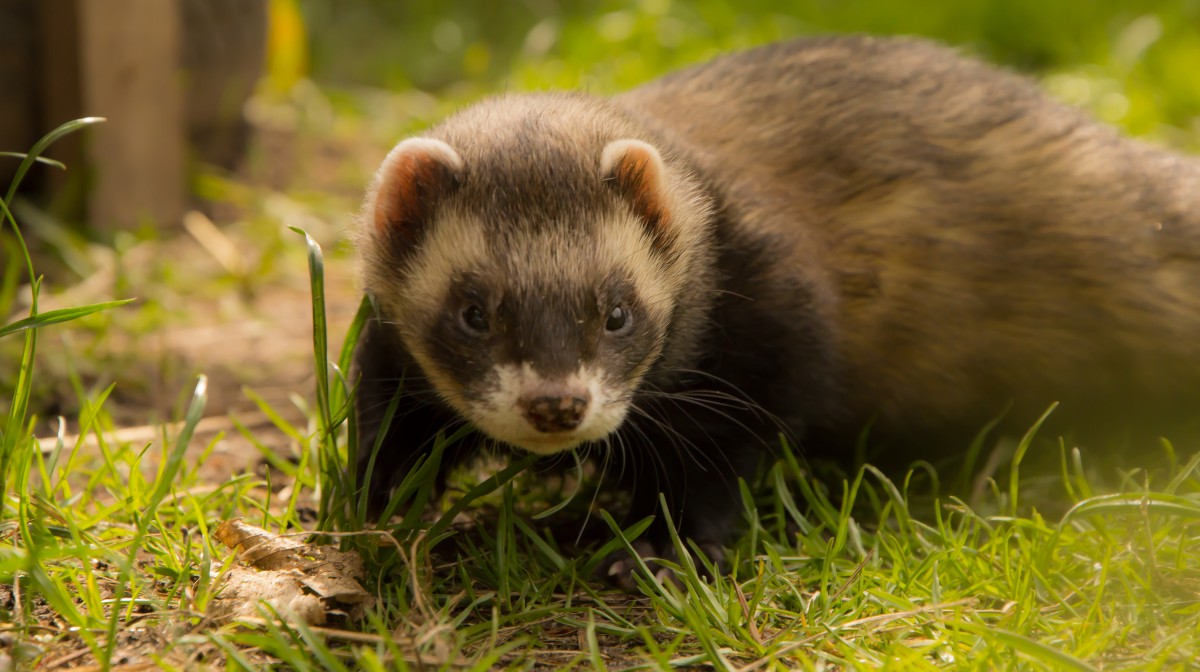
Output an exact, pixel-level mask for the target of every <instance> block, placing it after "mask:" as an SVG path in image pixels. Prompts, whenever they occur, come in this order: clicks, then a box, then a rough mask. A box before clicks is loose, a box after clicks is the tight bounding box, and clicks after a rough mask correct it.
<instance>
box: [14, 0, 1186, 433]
mask: <svg viewBox="0 0 1200 672" xmlns="http://www.w3.org/2000/svg"><path fill="white" fill-rule="evenodd" d="M831 32H856V33H858V32H867V33H876V34H904V35H918V36H925V37H928V38H931V39H936V40H940V41H943V42H946V43H949V44H952V45H954V46H956V47H958V48H959V49H961V50H962V51H963V52H965V53H967V54H971V55H974V56H976V57H978V58H981V59H984V60H987V61H990V62H993V63H997V64H1000V65H1002V66H1005V67H1009V68H1012V69H1015V70H1018V71H1021V72H1024V73H1027V74H1029V75H1030V76H1032V77H1035V78H1037V79H1039V80H1040V81H1041V83H1042V84H1043V86H1044V88H1045V89H1046V90H1047V91H1049V92H1050V93H1051V94H1052V95H1054V96H1057V97H1059V98H1060V99H1062V100H1065V101H1067V102H1069V103H1071V104H1074V105H1079V106H1082V107H1085V108H1087V109H1089V110H1090V111H1091V112H1092V113H1093V114H1095V115H1096V116H1097V117H1099V118H1100V119H1102V120H1104V121H1106V122H1109V123H1112V124H1115V125H1117V126H1119V127H1121V128H1123V129H1125V130H1126V131H1127V132H1129V133H1132V134H1135V135H1139V136H1144V137H1146V138H1148V139H1149V140H1151V141H1153V142H1159V143H1165V144H1169V145H1173V146H1176V147H1179V148H1182V149H1184V150H1190V151H1197V150H1200V76H1197V73H1198V72H1200V0H1062V1H1057V2H1055V1H1049V2H1048V1H1046V0H971V1H970V2H961V1H957V0H953V1H944V2H932V1H930V2H921V3H915V2H913V3H903V2H896V1H895V0H790V1H780V0H774V1H772V0H740V1H739V2H738V3H730V2H727V1H725V0H695V1H691V2H683V1H681V0H642V1H640V2H614V1H609V0H587V1H578V2H561V1H555V0H518V1H511V2H495V1H494V0H471V1H465V2H439V3H432V2H403V1H395V0H356V1H355V2H348V1H346V0H103V1H101V0H0V91H2V92H3V103H0V150H7V151H12V152H20V151H24V150H26V149H28V148H29V147H30V146H31V145H32V144H33V143H34V142H35V141H36V140H37V138H38V137H40V136H41V135H42V134H44V133H45V132H47V131H49V130H50V129H52V128H54V127H55V126H56V125H58V124H60V123H62V122H64V121H67V120H69V119H73V118H77V117H82V116H86V115H100V116H105V117H107V118H108V121H107V122H106V123H104V124H100V125H97V126H95V127H92V128H89V129H88V130H87V131H86V132H85V133H82V134H79V135H78V136H72V137H71V138H68V139H67V140H66V141H63V142H61V143H58V144H56V145H55V146H54V147H53V148H52V151H51V152H50V153H49V154H50V156H53V157H55V158H57V159H59V160H61V161H63V162H64V163H66V164H67V168H68V170H66V171H65V172H64V171H62V170H60V169H57V168H54V167H52V166H37V167H35V169H34V170H33V171H31V173H30V175H29V176H28V177H27V179H26V181H25V183H24V186H23V188H22V191H21V195H20V197H18V199H16V200H15V201H14V202H13V211H14V213H15V215H16V221H17V223H18V225H19V226H20V227H21V230H22V231H23V232H24V233H25V234H26V239H27V240H28V242H29V244H30V246H31V247H32V249H33V252H34V254H35V260H36V262H37V268H38V273H40V274H45V275H46V276H47V278H48V280H47V283H46V285H45V286H44V288H43V290H42V292H43V295H42V308H43V309H47V308H51V307H58V306H65V305H78V304H81V303H90V302H96V301H104V300H111V299H115V298H126V297H136V298H137V299H138V301H137V302H136V303H135V304H133V305H131V306H128V307H124V308H122V309H119V310H115V311H109V312H106V313H103V314H98V315H95V316H92V317H89V318H87V319H85V320H81V321H79V322H76V323H71V324H70V325H64V326H63V327H62V328H61V329H59V328H57V327H56V329H55V330H50V331H48V332H47V341H46V343H45V344H44V345H43V346H41V350H40V355H41V359H42V360H43V361H42V363H41V365H40V366H41V367H42V369H43V370H48V371H49V375H43V376H41V377H40V378H39V381H38V387H39V392H40V395H39V397H38V399H39V400H40V401H39V408H40V409H41V410H42V413H43V417H46V415H48V414H55V413H64V412H66V413H69V412H70V411H72V410H73V409H75V408H77V407H78V404H79V402H78V399H79V398H80V397H82V396H86V395H87V394H88V393H89V390H92V389H95V388H96V387H97V386H101V385H107V384H108V382H112V381H114V380H116V381H118V382H120V383H121V384H120V385H118V387H117V390H118V392H117V393H116V394H115V395H114V398H113V399H114V401H112V402H110V404H109V406H110V408H112V407H115V408H116V409H117V410H116V411H114V413H115V415H116V416H119V417H120V418H122V419H120V420H118V421H119V422H146V421H147V419H148V418H150V419H153V418H159V417H162V416H165V415H169V414H171V413H173V412H174V410H175V409H177V408H178V406H179V404H180V401H179V400H180V399H181V398H182V396H183V393H182V392H181V390H188V389H190V387H189V385H187V384H186V382H185V381H186V380H187V378H188V377H190V376H191V375H193V374H194V373H196V372H200V371H203V372H206V373H208V374H209V375H210V377H211V378H212V380H213V383H212V385H210V387H211V388H212V389H213V390H214V391H213V397H214V402H213V405H214V407H215V408H217V409H227V408H233V407H235V406H237V404H238V403H245V402H246V400H247V395H246V392H245V390H246V389H253V390H255V391H256V394H259V395H260V396H263V397H266V398H269V399H278V400H283V401H281V403H283V404H284V405H289V406H296V407H298V408H299V407H302V406H303V404H302V403H300V402H294V400H293V401H288V400H289V399H291V397H292V395H295V393H296V391H297V390H301V391H305V390H307V389H309V388H308V387H307V386H308V384H309V383H308V379H307V376H308V375H309V372H310V369H311V363H310V362H311V355H310V354H309V353H310V349H311V339H310V337H309V335H308V329H309V318H308V314H309V312H310V308H309V305H308V300H309V299H308V291H309V288H308V284H307V281H308V278H307V268H306V264H305V260H304V245H303V241H302V239H300V238H299V237H298V236H297V235H296V234H295V233H293V232H292V231H291V230H290V229H289V228H288V227H291V226H295V227H299V228H302V229H304V230H306V231H307V232H309V233H310V234H311V235H312V236H313V237H314V238H315V239H316V240H317V241H318V242H320V243H321V244H322V245H323V246H324V247H325V249H326V253H327V258H328V259H327V260H328V262H329V263H328V265H327V268H326V273H327V274H328V275H329V281H328V284H329V304H330V313H331V318H332V320H333V324H334V325H335V326H334V329H333V331H334V333H337V325H340V324H342V323H343V322H342V321H344V320H347V319H348V316H349V315H350V314H352V313H353V310H354V308H355V307H356V306H357V300H358V296H357V290H356V285H355V280H354V277H353V276H354V271H353V264H352V253H351V251H350V249H349V245H348V244H347V243H346V240H347V237H348V236H347V234H348V232H349V231H350V230H351V229H352V228H353V226H354V213H355V211H356V209H357V207H358V201H359V199H360V198H361V194H362V190H363V188H364V185H365V184H366V182H367V180H369V178H370V174H371V172H372V171H373V169H374V168H375V166H376V165H377V164H378V162H379V161H380V160H381V159H382V157H383V155H384V154H385V153H386V151H387V149H388V148H389V147H390V146H391V145H393V144H394V143H395V142H397V141H398V140H400V139H402V138H403V137H405V136H406V135H409V134H412V133H414V132H418V131H419V130H420V129H422V128H424V127H425V126H427V125H429V124H431V123H434V122H435V121H437V120H438V119H439V118H441V117H442V116H444V115H446V114H448V113H449V112H450V111H452V110H453V109H454V108H455V107H458V106H460V105H462V104H464V103H467V102H469V101H471V100H473V99H476V98H478V97H480V96H483V95H486V94H488V93H492V92H497V91H513V90H530V89H544V88H578V89H584V90H588V91H591V92H594V93H601V94H603V93H608V92H613V91H618V90H621V89H624V88H627V87H631V86H635V85H637V84H638V83H640V82H643V81H646V80H648V79H650V78H653V77H655V76H656V75H659V74H661V73H663V72H666V71H668V70H671V69H674V68H678V67H681V66H684V65H687V64H690V63H695V62H698V61H702V60H704V59H707V58H709V57H712V56H714V55H716V54H719V53H721V52H725V51H729V50H734V49H742V48H746V47H750V46H753V45H756V44H762V43H765V42H770V41H774V40H780V39H787V38H789V37H794V36H799V35H807V34H818V33H831ZM16 164H17V160H15V159H12V158H9V157H3V156H0V186H6V185H7V184H8V181H9V180H10V179H11V177H12V175H13V171H14V169H15V167H16ZM16 249H17V248H16V245H15V244H14V240H13V235H12V231H11V227H9V226H7V224H6V225H3V226H0V268H2V270H0V280H2V282H0V320H3V322H4V323H8V322H11V321H12V320H13V319H16V318H18V317H20V316H21V315H22V314H27V312H28V308H29V296H30V292H29V278H27V277H24V275H23V273H24V271H23V269H24V265H23V263H18V260H19V257H18V256H17V253H16ZM16 340H17V339H6V340H5V341H0V401H2V398H3V396H4V394H3V393H4V391H5V390H4V389H3V388H4V386H5V385H6V384H8V383H5V382H4V381H6V380H10V379H11V377H10V376H9V375H8V372H9V369H11V368H14V367H15V366H16V362H17V359H16V358H13V357H10V356H9V354H10V350H9V348H10V347H12V348H15V346H16ZM122 409H123V410H124V411H125V412H124V413H122Z"/></svg>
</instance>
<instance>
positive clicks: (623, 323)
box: [604, 306, 629, 331]
mask: <svg viewBox="0 0 1200 672" xmlns="http://www.w3.org/2000/svg"><path fill="white" fill-rule="evenodd" d="M628 325H629V311H628V310H625V309H624V308H622V307H621V306H614V307H613V309H612V312H610V313H609V314H608V320H607V321H606V322H605V323H604V328H605V329H607V330H608V331H623V330H624V329H625V327H627V326H628Z"/></svg>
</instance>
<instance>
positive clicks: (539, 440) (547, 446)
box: [505, 434, 587, 455]
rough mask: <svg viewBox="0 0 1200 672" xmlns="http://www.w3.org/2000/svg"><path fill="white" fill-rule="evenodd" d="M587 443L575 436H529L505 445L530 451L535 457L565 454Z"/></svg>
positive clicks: (585, 440) (510, 441) (582, 438)
mask: <svg viewBox="0 0 1200 672" xmlns="http://www.w3.org/2000/svg"><path fill="white" fill-rule="evenodd" d="M586 442H587V439H586V438H584V437H581V436H578V435H573V434H569V435H563V436H550V435H547V436H527V437H521V438H520V439H518V440H515V441H514V440H509V441H505V443H507V444H509V445H511V446H515V447H517V448H520V449H521V450H525V451H528V452H530V453H533V454H534V455H554V454H557V453H565V452H567V451H568V450H572V449H574V448H578V447H579V446H581V445H583V444H584V443H586Z"/></svg>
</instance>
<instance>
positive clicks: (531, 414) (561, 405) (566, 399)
mask: <svg viewBox="0 0 1200 672" xmlns="http://www.w3.org/2000/svg"><path fill="white" fill-rule="evenodd" d="M518 403H519V404H520V405H521V410H522V412H523V413H524V414H525V419H526V420H528V421H529V424H531V425H533V428H534V429H536V430H537V431H539V432H546V433H551V432H569V431H571V430H573V429H575V428H576V427H578V426H579V425H580V424H582V423H583V418H584V416H585V415H586V414H587V407H588V397H587V396H582V397H580V396H575V395H562V396H559V395H541V396H528V397H522V398H521V400H520V401H519V402H518Z"/></svg>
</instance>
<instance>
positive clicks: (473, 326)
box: [459, 304, 488, 336]
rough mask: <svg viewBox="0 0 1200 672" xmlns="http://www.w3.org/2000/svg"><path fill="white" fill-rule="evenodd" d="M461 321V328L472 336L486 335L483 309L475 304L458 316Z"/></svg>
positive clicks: (486, 321)
mask: <svg viewBox="0 0 1200 672" xmlns="http://www.w3.org/2000/svg"><path fill="white" fill-rule="evenodd" d="M459 317H460V319H461V320H462V325H463V328H465V329H466V330H467V332H468V333H470V334H472V335H476V336H478V335H481V334H486V333H487V331H488V319H487V315H486V314H485V313H484V312H483V309H482V308H480V307H479V306H477V305H475V304H471V305H469V306H467V307H466V308H464V309H463V311H462V314H461V315H460V316H459Z"/></svg>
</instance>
